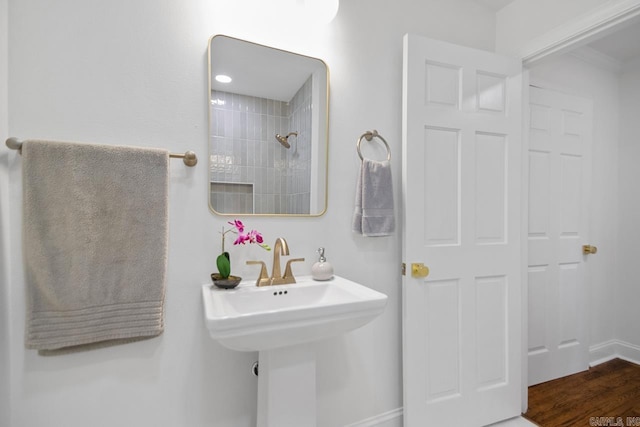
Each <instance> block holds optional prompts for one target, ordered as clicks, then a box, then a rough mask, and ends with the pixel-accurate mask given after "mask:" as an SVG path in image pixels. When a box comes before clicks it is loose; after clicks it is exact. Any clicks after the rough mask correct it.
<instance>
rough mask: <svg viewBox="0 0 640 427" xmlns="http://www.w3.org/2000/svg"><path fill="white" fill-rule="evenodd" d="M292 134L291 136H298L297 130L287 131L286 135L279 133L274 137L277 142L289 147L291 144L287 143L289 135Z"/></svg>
mask: <svg viewBox="0 0 640 427" xmlns="http://www.w3.org/2000/svg"><path fill="white" fill-rule="evenodd" d="M291 135H293V136H298V132H289V133H288V134H287V136H282V135H280V134H279V133H277V134H276V139H277V140H278V142H279V143H280V144H282V146H283V147H284V148H291V144H289V137H290V136H291Z"/></svg>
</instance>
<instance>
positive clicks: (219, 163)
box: [209, 35, 329, 216]
mask: <svg viewBox="0 0 640 427" xmlns="http://www.w3.org/2000/svg"><path fill="white" fill-rule="evenodd" d="M209 97H210V102H209V185H210V188H209V206H210V208H211V209H212V210H213V211H214V212H215V213H218V214H222V215H238V214H239V215H252V214H255V215H293V216H307V215H308V216H319V215H322V214H323V213H324V212H325V210H326V206H327V153H328V148H327V147H328V141H327V134H328V117H329V115H328V112H329V111H328V108H329V107H328V106H329V71H328V69H327V66H326V64H325V63H324V62H323V61H322V60H320V59H316V58H311V57H308V56H304V55H298V54H295V53H291V52H287V51H284V50H280V49H275V48H272V47H268V46H262V45H259V44H256V43H251V42H247V41H244V40H239V39H235V38H232V37H228V36H223V35H217V36H214V37H212V38H211V39H210V40H209Z"/></svg>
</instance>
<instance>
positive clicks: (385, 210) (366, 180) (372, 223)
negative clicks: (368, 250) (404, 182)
mask: <svg viewBox="0 0 640 427" xmlns="http://www.w3.org/2000/svg"><path fill="white" fill-rule="evenodd" d="M355 205H356V206H355V211H354V213H353V226H352V229H353V231H354V232H356V233H358V234H362V235H363V236H369V237H378V236H388V235H390V234H392V233H393V232H394V231H395V227H396V221H395V214H394V205H393V182H392V179H391V164H390V163H389V161H387V160H385V161H382V162H377V161H375V160H369V159H364V160H363V161H362V164H361V165H360V173H359V174H358V182H357V184H356V203H355Z"/></svg>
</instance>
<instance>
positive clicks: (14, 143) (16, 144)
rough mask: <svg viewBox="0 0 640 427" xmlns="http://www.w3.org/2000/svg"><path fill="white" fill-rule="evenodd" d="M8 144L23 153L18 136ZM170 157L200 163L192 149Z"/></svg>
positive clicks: (12, 138)
mask: <svg viewBox="0 0 640 427" xmlns="http://www.w3.org/2000/svg"><path fill="white" fill-rule="evenodd" d="M6 144H7V147H9V148H10V149H12V150H18V153H20V154H22V141H20V140H19V139H18V138H14V137H11V138H8V139H7V141H6ZM169 157H171V158H173V159H182V161H183V162H184V164H185V165H187V166H189V167H192V166H195V165H196V164H197V163H198V157H197V156H196V153H195V152H193V151H191V150H189V151H187V152H185V153H184V154H174V153H170V154H169Z"/></svg>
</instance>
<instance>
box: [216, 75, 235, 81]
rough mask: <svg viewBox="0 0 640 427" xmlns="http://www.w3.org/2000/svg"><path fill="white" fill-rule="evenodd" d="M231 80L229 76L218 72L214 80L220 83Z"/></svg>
mask: <svg viewBox="0 0 640 427" xmlns="http://www.w3.org/2000/svg"><path fill="white" fill-rule="evenodd" d="M231 80H233V79H232V78H231V77H229V76H226V75H224V74H218V75H217V76H216V81H217V82H220V83H231Z"/></svg>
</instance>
